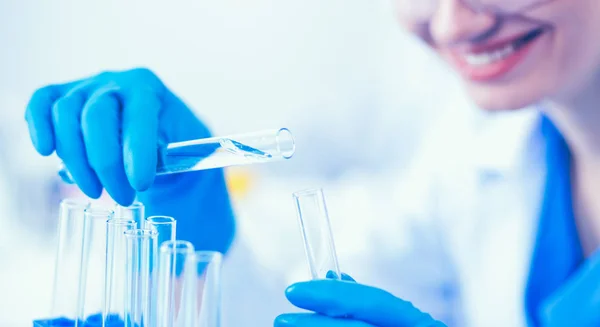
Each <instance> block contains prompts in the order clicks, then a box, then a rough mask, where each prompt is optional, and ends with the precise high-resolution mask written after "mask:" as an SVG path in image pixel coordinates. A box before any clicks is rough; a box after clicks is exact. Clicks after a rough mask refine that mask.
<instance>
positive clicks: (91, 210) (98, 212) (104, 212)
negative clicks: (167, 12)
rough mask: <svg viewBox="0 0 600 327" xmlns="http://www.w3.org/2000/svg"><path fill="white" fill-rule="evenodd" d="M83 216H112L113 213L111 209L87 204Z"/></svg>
mask: <svg viewBox="0 0 600 327" xmlns="http://www.w3.org/2000/svg"><path fill="white" fill-rule="evenodd" d="M83 214H84V217H89V218H106V217H109V218H112V217H113V216H114V214H115V212H114V211H113V210H110V209H106V208H102V207H92V206H88V207H87V208H86V209H85V210H84V212H83Z"/></svg>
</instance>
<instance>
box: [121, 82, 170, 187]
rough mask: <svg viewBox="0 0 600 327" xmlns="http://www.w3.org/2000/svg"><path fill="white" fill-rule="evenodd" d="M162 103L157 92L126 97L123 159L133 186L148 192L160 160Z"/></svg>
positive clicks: (141, 90) (132, 93) (140, 91)
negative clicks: (159, 135) (159, 139)
mask: <svg viewBox="0 0 600 327" xmlns="http://www.w3.org/2000/svg"><path fill="white" fill-rule="evenodd" d="M160 110H161V100H160V98H159V96H158V95H157V94H156V93H155V91H153V90H150V89H144V88H134V89H132V90H130V91H129V92H127V93H126V95H125V107H124V110H123V156H124V159H125V172H126V174H127V178H128V180H129V183H130V184H131V185H132V186H133V188H134V189H135V190H136V191H139V192H141V191H145V190H147V189H148V188H150V186H151V185H152V183H153V182H154V178H155V175H156V165H157V160H158V133H159V127H158V126H159V113H160Z"/></svg>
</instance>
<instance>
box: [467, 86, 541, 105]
mask: <svg viewBox="0 0 600 327" xmlns="http://www.w3.org/2000/svg"><path fill="white" fill-rule="evenodd" d="M467 93H468V94H469V96H470V97H471V99H472V100H473V102H474V103H475V104H476V105H477V106H478V107H479V108H481V109H483V110H487V111H510V110H518V109H521V108H525V107H529V106H531V105H533V104H536V103H538V102H539V99H540V98H541V95H539V94H538V93H541V92H536V91H535V90H528V89H527V88H515V87H494V86H480V85H467Z"/></svg>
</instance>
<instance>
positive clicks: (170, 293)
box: [156, 241, 194, 327]
mask: <svg viewBox="0 0 600 327" xmlns="http://www.w3.org/2000/svg"><path fill="white" fill-rule="evenodd" d="M193 256H194V246H193V245H192V243H190V242H187V241H167V242H165V243H163V244H162V245H161V247H160V254H159V268H158V274H159V276H158V296H157V299H158V303H157V316H156V319H157V326H158V327H177V326H191V325H192V324H191V323H192V321H193V316H192V313H193V311H191V310H187V309H186V308H185V304H186V302H188V301H186V300H185V299H186V298H189V297H190V296H191V295H190V290H191V288H190V287H186V284H189V278H187V279H186V278H184V276H185V274H184V267H185V266H188V265H190V260H192V259H193ZM186 290H187V292H184V291H186Z"/></svg>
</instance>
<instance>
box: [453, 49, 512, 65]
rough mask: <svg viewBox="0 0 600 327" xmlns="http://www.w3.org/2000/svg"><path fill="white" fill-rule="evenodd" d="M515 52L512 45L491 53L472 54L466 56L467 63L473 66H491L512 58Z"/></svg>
mask: <svg viewBox="0 0 600 327" xmlns="http://www.w3.org/2000/svg"><path fill="white" fill-rule="evenodd" d="M513 52H515V47H514V46H513V45H512V44H509V45H507V46H505V47H504V48H502V49H498V50H494V51H490V52H482V53H477V54H475V53H470V54H466V55H465V57H464V58H465V61H466V62H467V63H468V64H469V65H473V66H483V65H489V64H491V63H494V62H496V61H500V60H502V59H504V58H506V57H508V56H510V55H511V54H512V53H513Z"/></svg>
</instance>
